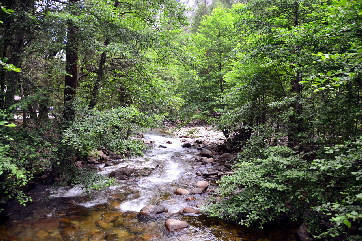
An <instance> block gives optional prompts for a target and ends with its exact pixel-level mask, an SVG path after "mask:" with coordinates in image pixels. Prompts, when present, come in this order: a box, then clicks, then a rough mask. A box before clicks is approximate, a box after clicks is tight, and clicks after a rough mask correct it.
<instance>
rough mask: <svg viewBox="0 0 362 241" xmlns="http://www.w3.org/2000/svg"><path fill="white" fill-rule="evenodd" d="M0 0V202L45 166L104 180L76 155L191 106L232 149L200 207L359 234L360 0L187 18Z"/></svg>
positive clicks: (258, 4)
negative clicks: (230, 161) (228, 164)
mask: <svg viewBox="0 0 362 241" xmlns="http://www.w3.org/2000/svg"><path fill="white" fill-rule="evenodd" d="M0 7H1V10H0V65H1V69H0V86H1V91H0V142H1V145H0V179H1V183H0V198H1V203H2V204H4V203H6V202H7V201H8V200H11V199H14V198H16V199H18V201H19V202H21V203H24V204H26V203H27V202H28V201H31V200H29V198H28V197H27V196H26V194H25V192H24V190H25V188H26V186H27V184H28V183H29V182H30V181H31V180H32V179H34V178H37V177H39V176H42V175H43V174H44V173H48V175H49V177H51V180H49V181H50V182H52V181H58V182H59V180H60V181H61V182H63V183H64V184H65V185H74V184H80V185H84V187H86V188H87V189H91V188H102V187H103V186H107V185H111V184H112V179H106V178H105V177H102V176H100V175H98V174H97V173H94V172H92V171H91V170H86V169H84V168H83V169H81V168H78V167H77V162H79V161H82V160H84V159H86V158H87V157H89V156H91V155H93V154H94V151H95V150H97V149H99V148H104V149H107V150H110V151H112V152H115V153H118V154H119V155H124V156H130V155H138V154H142V150H143V149H144V146H143V143H141V142H139V141H138V140H137V139H135V138H133V137H134V136H135V135H136V134H137V133H139V132H141V131H142V130H145V129H147V128H151V127H157V126H159V125H161V124H162V121H164V120H168V121H173V122H174V123H177V124H179V125H182V124H186V123H189V122H191V121H195V120H196V121H204V122H206V123H208V124H210V125H213V126H214V127H215V128H216V129H218V130H220V131H222V132H223V133H224V135H225V137H226V138H227V144H228V146H229V147H230V148H232V149H233V150H234V151H235V152H238V158H237V160H235V161H234V166H233V170H234V172H235V173H234V174H233V175H228V176H225V177H224V178H222V179H221V180H220V181H219V189H218V191H217V194H216V196H215V200H214V201H213V200H211V201H210V204H209V205H208V207H207V211H208V213H209V214H210V215H213V216H217V217H220V218H223V219H227V220H231V221H235V222H237V223H239V224H241V225H253V224H257V225H260V226H262V225H263V224H265V223H267V222H269V221H271V220H274V219H276V218H278V217H282V216H287V217H290V218H292V219H293V220H302V221H303V222H304V223H305V224H306V225H307V226H308V228H309V230H310V232H311V233H312V234H313V236H314V237H315V238H319V239H323V240H324V239H330V238H331V237H337V236H341V235H345V236H341V237H345V238H347V239H348V240H361V237H360V236H358V234H360V231H359V230H360V228H361V217H362V210H361V204H362V169H361V165H362V2H361V1H358V0H348V1H347V0H249V1H230V0H229V1H227V0H223V1H221V0H220V1H213V4H211V5H207V4H205V3H203V2H201V3H200V4H199V7H198V9H197V10H196V11H195V13H194V15H193V17H192V19H189V18H187V17H186V15H185V12H186V9H185V7H184V5H182V4H181V3H178V2H177V1H174V0H152V1H146V0H123V1H118V0H68V1H67V0H42V1H41V0H39V1H36V0H2V1H1V3H0ZM49 173H50V174H49ZM327 221H328V222H329V223H330V224H331V225H329V226H328V228H327V227H326V225H325V226H321V225H320V223H321V222H327Z"/></svg>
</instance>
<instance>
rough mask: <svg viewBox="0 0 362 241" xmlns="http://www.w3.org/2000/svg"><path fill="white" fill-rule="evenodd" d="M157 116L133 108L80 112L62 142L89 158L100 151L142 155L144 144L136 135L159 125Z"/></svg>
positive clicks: (65, 132)
mask: <svg viewBox="0 0 362 241" xmlns="http://www.w3.org/2000/svg"><path fill="white" fill-rule="evenodd" d="M156 122H157V120H156V119H155V117H152V116H146V115H145V114H143V113H141V112H139V111H138V110H137V109H135V108H132V107H125V108H118V109H111V110H105V111H97V110H94V111H89V110H87V111H85V112H81V113H78V115H77V116H76V120H75V121H74V122H73V124H72V125H71V126H70V127H69V128H68V129H67V130H65V131H64V133H63V139H62V143H63V144H64V145H67V146H69V147H70V148H72V149H74V150H76V151H78V152H79V153H80V156H86V155H87V154H89V153H90V152H91V151H92V150H94V149H96V148H101V147H102V148H105V149H108V150H111V151H115V152H118V153H124V154H130V155H140V154H142V150H143V148H144V145H143V143H142V142H140V141H139V140H137V139H133V138H132V137H134V135H135V134H137V133H139V132H141V131H142V130H144V128H147V127H151V126H153V125H155V124H156Z"/></svg>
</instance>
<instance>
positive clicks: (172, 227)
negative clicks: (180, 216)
mask: <svg viewBox="0 0 362 241" xmlns="http://www.w3.org/2000/svg"><path fill="white" fill-rule="evenodd" d="M165 226H166V228H167V229H168V231H170V232H175V231H179V230H181V229H184V228H187V227H188V226H189V224H188V223H187V222H185V221H181V220H177V219H167V220H166V223H165Z"/></svg>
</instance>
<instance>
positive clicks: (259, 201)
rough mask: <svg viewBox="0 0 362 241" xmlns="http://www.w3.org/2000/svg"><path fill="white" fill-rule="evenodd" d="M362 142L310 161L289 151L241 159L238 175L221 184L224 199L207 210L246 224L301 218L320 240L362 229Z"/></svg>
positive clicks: (267, 150)
mask: <svg viewBox="0 0 362 241" xmlns="http://www.w3.org/2000/svg"><path fill="white" fill-rule="evenodd" d="M361 145H362V139H361V138H359V139H357V140H355V141H351V142H346V143H344V144H343V145H337V146H333V147H330V148H326V151H325V152H322V153H321V154H320V155H319V156H320V157H324V158H320V159H315V160H314V161H312V162H311V161H308V160H306V159H304V158H302V156H300V155H298V154H296V153H295V152H294V151H292V150H291V149H290V148H288V147H286V146H280V145H279V146H266V147H265V148H263V149H262V151H261V152H259V153H258V154H257V155H254V156H260V158H258V157H255V158H250V157H249V158H242V159H240V160H239V161H238V162H237V163H236V164H235V166H234V171H235V174H233V175H229V176H225V177H224V178H222V180H221V181H220V182H219V184H220V187H219V192H218V194H217V195H219V196H220V197H221V200H220V198H219V199H218V202H215V203H212V204H210V205H209V206H208V211H209V212H210V213H211V214H212V215H215V216H219V217H222V218H226V219H229V220H233V221H237V222H238V223H240V224H243V225H251V224H254V223H258V224H259V225H263V224H264V223H265V222H267V221H270V220H274V219H275V218H277V217H279V216H284V215H288V216H289V217H292V218H294V219H297V218H303V219H304V221H305V222H306V223H307V224H308V226H309V227H310V229H311V231H312V232H313V233H314V235H315V236H316V237H319V238H326V237H333V236H338V235H340V234H342V233H348V230H349V228H350V227H351V225H352V223H354V225H356V224H361V221H362V220H361V204H362V202H361V196H362V195H361V192H360V191H361V188H362V186H361V185H362V179H361V177H362V175H361V171H360V165H361V158H362V152H361V150H362V149H361V147H362V146H361ZM322 215H328V216H329V217H330V221H331V222H332V224H333V225H334V226H333V228H331V229H328V230H327V231H323V230H321V229H320V227H319V219H320V218H321V217H322Z"/></svg>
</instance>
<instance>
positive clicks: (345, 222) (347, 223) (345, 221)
mask: <svg viewBox="0 0 362 241" xmlns="http://www.w3.org/2000/svg"><path fill="white" fill-rule="evenodd" d="M343 223H344V224H345V225H347V227H349V228H350V227H351V222H350V221H348V220H347V219H345V220H343Z"/></svg>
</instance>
